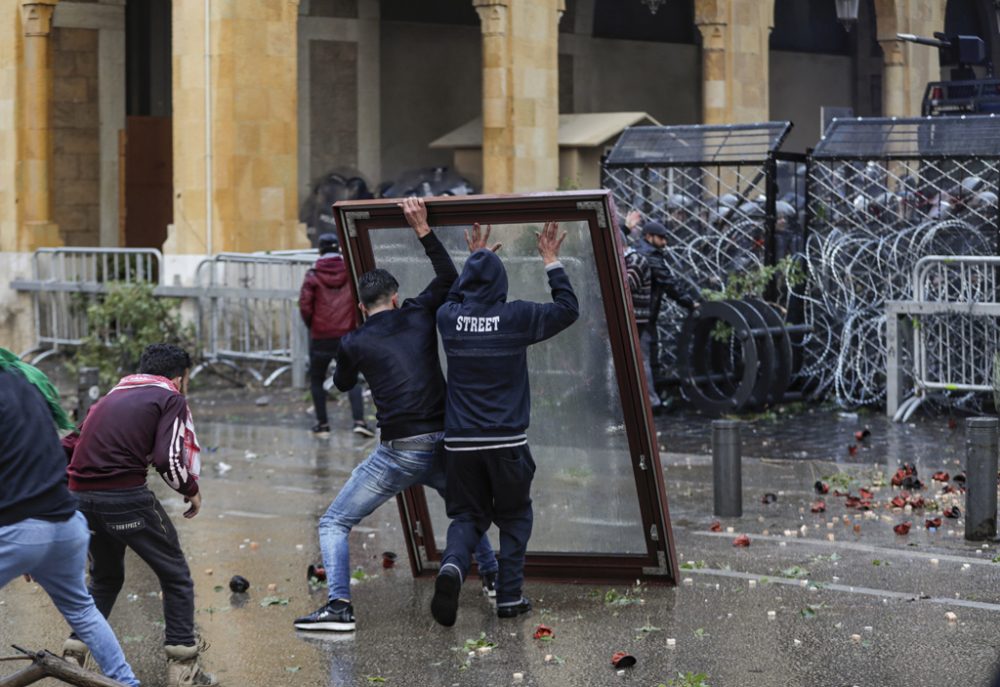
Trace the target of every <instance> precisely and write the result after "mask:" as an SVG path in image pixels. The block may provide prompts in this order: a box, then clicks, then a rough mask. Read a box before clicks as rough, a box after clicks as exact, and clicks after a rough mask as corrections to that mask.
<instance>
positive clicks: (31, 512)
mask: <svg viewBox="0 0 1000 687" xmlns="http://www.w3.org/2000/svg"><path fill="white" fill-rule="evenodd" d="M58 398H59V394H58V392H57V391H56V390H55V388H54V387H53V386H52V385H51V384H50V383H49V380H48V379H46V378H45V375H43V374H42V373H41V371H39V370H38V369H36V368H33V367H31V366H29V365H26V364H25V363H22V362H21V361H20V360H19V359H18V358H17V357H16V356H15V355H14V354H13V353H11V352H10V351H8V350H6V349H4V348H0V587H3V586H4V585H6V584H7V583H8V582H10V581H11V580H12V579H14V578H15V577H17V576H18V575H21V574H23V575H25V576H26V577H28V579H34V580H35V581H36V582H38V584H40V585H41V586H42V588H43V589H44V590H45V591H46V593H48V595H49V597H50V598H51V599H52V602H53V603H54V604H55V605H56V608H58V609H59V612H60V613H62V614H63V617H64V618H65V619H66V622H68V623H69V624H70V627H72V628H73V631H74V632H76V633H77V634H78V635H79V636H80V639H81V640H82V642H81V644H82V646H83V647H84V650H86V649H88V648H89V649H90V650H91V651H92V652H93V655H94V659H95V660H96V661H97V664H98V665H99V666H100V668H101V670H102V671H104V674H105V675H107V676H108V677H110V678H112V679H114V680H118V681H119V682H122V683H125V684H127V685H138V684H139V681H138V680H137V679H136V677H135V674H134V673H133V672H132V668H131V667H130V666H129V664H128V663H126V662H125V656H124V655H123V654H122V649H121V646H120V645H119V644H118V640H117V639H116V638H115V635H114V632H112V630H111V626H110V625H108V621H107V620H105V619H104V616H103V615H101V613H100V611H98V610H97V606H95V605H94V600H93V598H92V597H91V596H90V593H89V592H88V591H87V583H86V580H85V579H84V567H85V566H86V562H87V542H88V541H89V540H90V533H89V532H88V531H87V520H86V518H84V516H83V515H81V514H80V513H78V512H77V510H76V505H77V504H76V499H75V498H73V495H72V494H70V493H69V490H68V489H67V488H66V473H65V466H66V458H65V456H64V454H63V451H62V448H61V447H60V446H59V435H58V434H57V433H56V423H58V424H59V426H60V427H62V428H63V429H69V428H70V427H72V426H73V425H72V423H71V422H70V421H69V418H67V417H66V413H64V412H63V410H62V408H60V407H59V403H58ZM53 420H55V422H53ZM19 684H24V683H19Z"/></svg>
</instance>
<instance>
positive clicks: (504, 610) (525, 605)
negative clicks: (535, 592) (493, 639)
mask: <svg viewBox="0 0 1000 687" xmlns="http://www.w3.org/2000/svg"><path fill="white" fill-rule="evenodd" d="M530 610H531V599H529V598H528V597H526V596H522V597H521V600H520V601H519V602H517V603H515V604H508V605H506V606H497V617H498V618H516V617H517V616H519V615H521V614H522V613H527V612H528V611H530Z"/></svg>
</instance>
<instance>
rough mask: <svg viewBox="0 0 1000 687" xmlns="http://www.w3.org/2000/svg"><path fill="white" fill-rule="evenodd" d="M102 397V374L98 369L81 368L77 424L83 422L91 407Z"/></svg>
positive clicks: (78, 387)
mask: <svg viewBox="0 0 1000 687" xmlns="http://www.w3.org/2000/svg"><path fill="white" fill-rule="evenodd" d="M100 397H101V388H100V372H99V370H98V369H97V368H96V367H81V368H80V379H79V385H78V386H77V405H76V422H77V424H79V423H81V422H83V418H85V417H87V411H89V410H90V406H92V405H94V404H95V403H97V399H99V398H100Z"/></svg>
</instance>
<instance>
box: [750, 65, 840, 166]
mask: <svg viewBox="0 0 1000 687" xmlns="http://www.w3.org/2000/svg"><path fill="white" fill-rule="evenodd" d="M770 73H771V83H770V101H771V105H770V107H771V114H770V117H769V119H772V120H789V121H791V122H793V123H794V124H795V126H794V127H793V128H792V131H791V133H789V135H788V138H787V139H785V143H784V145H782V147H781V148H782V150H789V151H795V152H800V153H801V152H805V150H806V148H810V147H813V146H815V145H816V142H817V141H819V138H820V135H821V133H822V132H821V131H820V108H821V107H823V106H826V107H851V106H852V102H853V87H854V84H853V72H852V69H851V58H850V57H847V56H845V55H816V54H812V53H797V52H781V51H777V50H775V51H772V52H771V58H770Z"/></svg>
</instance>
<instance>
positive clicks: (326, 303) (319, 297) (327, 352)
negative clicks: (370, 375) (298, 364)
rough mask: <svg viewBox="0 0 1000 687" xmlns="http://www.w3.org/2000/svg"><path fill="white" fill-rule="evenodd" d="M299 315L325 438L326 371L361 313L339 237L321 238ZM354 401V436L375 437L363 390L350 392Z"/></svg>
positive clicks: (301, 295) (320, 428)
mask: <svg viewBox="0 0 1000 687" xmlns="http://www.w3.org/2000/svg"><path fill="white" fill-rule="evenodd" d="M299 313H300V314H301V315H302V320H303V321H304V322H305V323H306V326H307V327H309V390H310V392H311V393H312V399H313V406H315V408H316V424H315V426H313V428H312V431H313V434H318V435H325V434H328V433H329V431H330V423H329V420H328V418H327V414H326V389H324V388H323V383H324V382H325V381H326V371H327V368H329V367H330V363H331V362H332V361H333V360H334V358H336V357H337V352H338V351H339V350H340V339H341V337H343V336H344V335H345V334H348V333H349V332H352V331H354V330H355V329H357V328H358V310H357V308H356V305H355V302H354V294H353V293H352V292H351V287H350V286H349V285H348V283H347V266H346V265H344V258H343V256H341V254H340V241H339V240H338V239H337V235H336V234H320V237H319V259H318V260H317V261H316V264H315V266H313V268H312V269H310V270H309V271H308V272H306V276H305V279H304V280H303V281H302V289H301V290H300V291H299ZM347 398H348V399H350V401H351V416H352V417H353V418H354V432H355V434H360V435H361V436H364V437H373V436H375V433H374V432H373V431H372V430H371V429H369V427H368V423H367V422H365V407H364V401H363V400H362V398H361V386H360V385H357V386H353V387H351V390H350V391H349V392H347Z"/></svg>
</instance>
